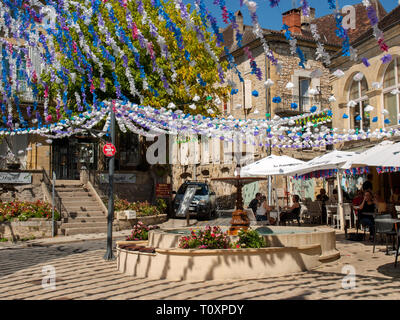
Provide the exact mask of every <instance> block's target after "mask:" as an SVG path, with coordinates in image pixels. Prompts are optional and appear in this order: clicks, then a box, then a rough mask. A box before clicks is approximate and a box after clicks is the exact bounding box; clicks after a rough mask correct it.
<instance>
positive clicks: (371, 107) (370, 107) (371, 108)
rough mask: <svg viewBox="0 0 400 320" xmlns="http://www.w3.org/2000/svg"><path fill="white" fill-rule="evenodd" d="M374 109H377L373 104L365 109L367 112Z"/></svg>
mask: <svg viewBox="0 0 400 320" xmlns="http://www.w3.org/2000/svg"><path fill="white" fill-rule="evenodd" d="M374 109H375V108H374V107H373V106H370V105H368V106H366V107H365V109H364V110H365V111H366V112H371V111H373V110H374Z"/></svg>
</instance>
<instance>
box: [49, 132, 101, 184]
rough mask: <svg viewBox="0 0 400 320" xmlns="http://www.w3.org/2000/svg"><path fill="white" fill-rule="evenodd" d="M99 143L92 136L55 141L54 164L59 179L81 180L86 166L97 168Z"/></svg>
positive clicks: (90, 168)
mask: <svg viewBox="0 0 400 320" xmlns="http://www.w3.org/2000/svg"><path fill="white" fill-rule="evenodd" d="M97 163H98V143H97V142H96V141H93V140H92V139H90V138H86V137H84V138H80V137H73V138H69V139H62V140H57V141H54V142H53V145H52V164H53V170H54V171H55V173H56V177H57V179H58V180H79V179H80V171H81V170H82V169H84V168H86V169H88V170H97Z"/></svg>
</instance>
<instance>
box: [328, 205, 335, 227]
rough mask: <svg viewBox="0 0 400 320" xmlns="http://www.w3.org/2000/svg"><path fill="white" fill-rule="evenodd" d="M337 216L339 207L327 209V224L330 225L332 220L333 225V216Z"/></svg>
mask: <svg viewBox="0 0 400 320" xmlns="http://www.w3.org/2000/svg"><path fill="white" fill-rule="evenodd" d="M336 214H337V207H331V206H329V205H328V206H327V207H326V224H327V225H329V219H331V225H333V216H334V215H336Z"/></svg>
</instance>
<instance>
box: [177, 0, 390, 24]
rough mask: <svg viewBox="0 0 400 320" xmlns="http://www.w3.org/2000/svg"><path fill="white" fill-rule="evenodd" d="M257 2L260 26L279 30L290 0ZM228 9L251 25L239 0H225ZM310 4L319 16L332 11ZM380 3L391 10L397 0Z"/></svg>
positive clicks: (215, 11)
mask: <svg viewBox="0 0 400 320" xmlns="http://www.w3.org/2000/svg"><path fill="white" fill-rule="evenodd" d="M183 1H184V2H185V3H194V0H183ZM253 1H255V2H257V4H258V10H257V14H258V18H259V22H260V24H261V27H263V28H267V29H274V30H281V29H282V13H283V12H285V11H287V10H289V9H291V8H292V2H293V1H292V0H281V1H280V4H279V7H275V8H271V7H270V6H269V3H270V1H269V0H253ZM225 2H226V4H227V8H228V10H229V11H233V12H235V11H237V10H239V9H241V11H242V13H243V15H244V19H245V20H244V22H245V24H247V25H251V19H250V16H249V14H248V10H247V8H246V7H245V6H243V7H242V8H241V7H240V4H239V2H240V1H239V0H225ZM360 2H361V0H339V6H340V7H343V6H345V5H352V4H356V3H360ZM204 3H205V4H206V5H207V8H208V9H209V10H211V13H212V15H213V16H214V17H216V18H218V24H219V27H221V28H222V27H225V26H226V25H225V24H224V22H223V21H222V17H221V16H222V13H221V10H220V8H219V7H218V6H216V5H214V4H213V0H204ZM296 3H297V6H300V0H297V1H296ZM309 3H310V5H311V6H312V7H313V8H315V9H316V16H317V17H321V16H324V15H326V14H330V13H332V11H331V10H329V7H328V1H327V0H309ZM381 3H382V5H383V6H384V7H385V9H386V11H388V12H389V11H391V10H393V9H394V8H395V7H396V6H397V5H398V0H381Z"/></svg>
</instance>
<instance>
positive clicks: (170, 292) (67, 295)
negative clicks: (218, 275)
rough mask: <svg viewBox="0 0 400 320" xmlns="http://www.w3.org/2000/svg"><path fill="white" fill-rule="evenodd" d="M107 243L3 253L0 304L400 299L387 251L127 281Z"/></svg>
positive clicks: (352, 250)
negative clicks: (245, 276) (256, 275)
mask: <svg viewBox="0 0 400 320" xmlns="http://www.w3.org/2000/svg"><path fill="white" fill-rule="evenodd" d="M105 243H106V242H105V240H94V241H93V240H86V241H84V242H80V243H70V244H57V245H45V244H36V245H35V246H32V247H30V248H8V249H3V250H0V262H1V273H0V299H62V300H64V299H136V300H137V299H145V300H148V299H169V300H186V299H196V300H214V299H215V300H218V299H223V300H226V299H233V300H236V299H257V300H266V299H268V300H269V299H346V300H347V299H399V298H400V266H399V267H398V268H397V269H395V268H394V264H393V262H394V257H393V256H386V255H385V252H384V246H378V250H377V252H376V253H375V254H373V253H372V245H371V244H370V243H355V242H348V241H344V240H343V236H342V235H338V242H337V248H338V249H339V250H340V252H341V254H342V257H341V259H340V260H338V261H335V262H332V263H328V264H327V265H324V266H323V267H321V268H319V269H318V270H314V271H311V272H304V273H299V274H294V275H291V276H284V277H274V278H264V279H249V280H240V281H234V280H232V281H224V282H221V281H202V282H188V281H177V282H175V281H168V280H147V279H144V278H134V277H128V276H125V275H123V274H120V273H119V272H118V271H117V270H116V262H115V261H114V262H105V261H104V260H103V259H102V257H103V255H104V253H105ZM348 264H350V265H352V266H354V267H355V269H356V272H357V277H356V288H355V289H351V290H344V289H342V279H343V277H344V274H343V273H342V267H343V266H345V265H348ZM49 265H51V266H53V267H55V270H56V289H55V290H49V289H47V290H45V289H43V288H42V278H43V277H44V275H43V274H42V268H43V267H44V266H49Z"/></svg>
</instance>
